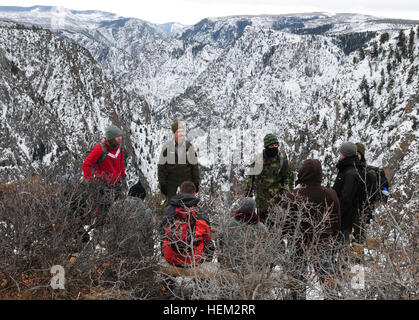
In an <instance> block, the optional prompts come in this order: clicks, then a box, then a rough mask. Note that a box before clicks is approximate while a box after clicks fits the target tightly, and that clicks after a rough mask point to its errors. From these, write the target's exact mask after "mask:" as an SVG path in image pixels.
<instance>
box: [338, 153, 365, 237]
mask: <svg viewBox="0 0 419 320" xmlns="http://www.w3.org/2000/svg"><path fill="white" fill-rule="evenodd" d="M358 162H359V159H358V156H356V155H355V156H352V157H348V158H345V159H343V160H340V161H339V163H338V165H337V168H338V170H339V171H338V175H337V177H336V181H335V184H334V186H333V190H335V191H336V193H337V195H338V197H339V202H340V210H341V215H342V224H341V230H348V229H352V227H353V223H354V221H355V219H356V217H357V214H358V208H359V196H360V176H359V174H358V170H357V164H358Z"/></svg>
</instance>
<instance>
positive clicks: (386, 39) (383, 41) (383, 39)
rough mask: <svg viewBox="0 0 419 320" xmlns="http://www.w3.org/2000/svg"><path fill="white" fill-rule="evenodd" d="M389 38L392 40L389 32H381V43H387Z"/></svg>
mask: <svg viewBox="0 0 419 320" xmlns="http://www.w3.org/2000/svg"><path fill="white" fill-rule="evenodd" d="M388 40H390V35H389V34H388V32H384V33H383V34H381V36H380V43H381V44H383V43H386V42H387V41H388Z"/></svg>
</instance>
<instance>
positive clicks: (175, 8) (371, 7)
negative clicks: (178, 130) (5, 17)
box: [0, 0, 419, 24]
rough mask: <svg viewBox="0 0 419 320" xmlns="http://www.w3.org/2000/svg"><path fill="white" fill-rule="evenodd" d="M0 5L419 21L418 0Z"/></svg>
mask: <svg viewBox="0 0 419 320" xmlns="http://www.w3.org/2000/svg"><path fill="white" fill-rule="evenodd" d="M0 5H1V6H23V7H29V6H34V5H46V6H62V7H66V8H68V9H75V10H101V11H107V12H112V13H116V14H119V15H121V16H125V17H135V18H139V19H143V20H146V21H149V22H153V23H164V22H180V23H183V24H195V23H197V22H199V21H200V20H201V19H203V18H206V17H221V16H229V15H242V14H248V15H257V14H285V13H301V12H313V11H321V12H329V13H337V12H345V13H347V12H350V13H363V14H369V15H374V16H378V17H388V18H403V19H414V20H419V1H418V0H351V1H340V0H314V1H309V0H137V1H135V0H134V1H133V0H1V1H0Z"/></svg>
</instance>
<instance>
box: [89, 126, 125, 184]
mask: <svg viewBox="0 0 419 320" xmlns="http://www.w3.org/2000/svg"><path fill="white" fill-rule="evenodd" d="M122 135H123V132H122V131H121V130H120V129H119V128H117V127H115V126H109V127H107V128H106V131H105V137H106V140H105V141H104V143H103V144H98V145H97V146H96V147H94V148H93V150H92V152H91V153H90V154H89V155H88V156H87V158H86V160H84V163H83V166H82V169H83V174H84V178H85V179H86V180H87V181H92V180H98V181H100V182H102V183H105V184H106V185H108V186H116V185H118V184H119V183H120V181H121V179H123V178H125V176H126V174H125V166H124V155H123V152H122V148H121V144H122ZM103 157H104V158H103Z"/></svg>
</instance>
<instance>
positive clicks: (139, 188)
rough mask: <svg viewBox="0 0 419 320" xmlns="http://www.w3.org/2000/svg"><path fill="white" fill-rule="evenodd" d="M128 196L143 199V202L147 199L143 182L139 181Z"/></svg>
mask: <svg viewBox="0 0 419 320" xmlns="http://www.w3.org/2000/svg"><path fill="white" fill-rule="evenodd" d="M128 196H130V197H136V198H141V199H142V200H144V199H145V197H146V196H147V191H146V190H145V189H144V187H143V185H142V184H141V180H139V181H138V182H137V183H136V184H134V185H133V186H132V187H131V189H129V192H128Z"/></svg>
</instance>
